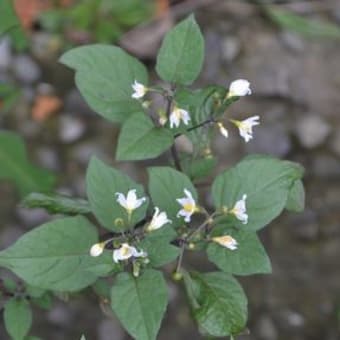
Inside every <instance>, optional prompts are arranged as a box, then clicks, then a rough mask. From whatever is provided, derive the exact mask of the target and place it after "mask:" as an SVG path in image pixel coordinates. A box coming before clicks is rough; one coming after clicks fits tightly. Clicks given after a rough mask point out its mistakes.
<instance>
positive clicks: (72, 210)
mask: <svg viewBox="0 0 340 340" xmlns="http://www.w3.org/2000/svg"><path fill="white" fill-rule="evenodd" d="M22 205H23V206H24V207H26V208H44V209H46V210H47V211H48V212H49V213H50V214H64V215H76V214H88V213H90V212H91V207H90V204H89V202H88V201H86V200H83V199H80V198H70V197H67V196H63V195H46V194H41V193H36V192H34V193H31V194H29V195H28V196H27V197H25V199H24V200H23V202H22Z"/></svg>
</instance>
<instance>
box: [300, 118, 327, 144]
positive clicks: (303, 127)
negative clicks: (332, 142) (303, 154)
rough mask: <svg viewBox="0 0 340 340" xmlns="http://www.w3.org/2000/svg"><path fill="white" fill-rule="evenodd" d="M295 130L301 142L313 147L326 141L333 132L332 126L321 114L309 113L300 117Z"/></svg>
mask: <svg viewBox="0 0 340 340" xmlns="http://www.w3.org/2000/svg"><path fill="white" fill-rule="evenodd" d="M295 132H296V135H297V137H298V138H299V140H300V142H301V144H302V145H303V146H304V147H306V148H308V149H311V148H314V147H317V146H319V145H321V144H323V143H324V142H325V140H326V138H327V137H328V135H329V134H330V132H331V127H330V125H329V124H328V122H327V121H325V120H324V119H323V118H321V117H320V116H319V115H317V114H309V115H306V116H304V117H301V118H300V119H298V121H297V123H296V126H295Z"/></svg>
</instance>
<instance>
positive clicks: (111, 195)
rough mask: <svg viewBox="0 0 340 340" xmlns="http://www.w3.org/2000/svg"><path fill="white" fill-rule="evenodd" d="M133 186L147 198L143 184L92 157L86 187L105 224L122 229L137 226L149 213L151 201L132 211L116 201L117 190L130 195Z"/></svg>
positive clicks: (111, 227)
mask: <svg viewBox="0 0 340 340" xmlns="http://www.w3.org/2000/svg"><path fill="white" fill-rule="evenodd" d="M131 189H136V190H137V197H138V198H141V197H144V196H145V194H144V190H143V186H142V185H140V184H137V183H136V182H134V181H133V180H132V179H131V178H130V177H128V176H126V175H124V174H122V173H121V172H120V171H118V170H116V169H114V168H112V167H110V166H108V165H106V164H105V163H103V162H102V161H100V160H99V159H97V158H96V157H93V158H91V161H90V164H89V167H88V169H87V173H86V190H87V196H88V198H89V202H90V205H91V209H92V211H93V213H94V214H95V216H96V218H97V219H98V221H99V222H100V223H101V224H102V225H103V227H105V228H107V229H109V230H113V231H122V230H125V229H127V228H129V227H130V226H133V225H135V224H136V223H137V222H139V221H140V220H142V219H143V218H144V216H145V214H146V210H147V207H148V201H147V200H146V201H145V202H144V203H143V204H142V205H141V206H140V207H139V208H137V209H135V210H134V211H133V212H132V215H131V217H130V218H129V216H128V213H127V211H126V210H125V209H124V208H123V207H122V206H121V205H120V204H119V203H118V202H117V197H116V193H118V192H120V193H122V194H124V195H125V196H126V195H127V193H128V191H129V190H131Z"/></svg>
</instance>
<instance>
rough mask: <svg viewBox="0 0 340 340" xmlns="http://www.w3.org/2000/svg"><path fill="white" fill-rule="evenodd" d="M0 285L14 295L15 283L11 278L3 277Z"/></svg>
mask: <svg viewBox="0 0 340 340" xmlns="http://www.w3.org/2000/svg"><path fill="white" fill-rule="evenodd" d="M0 284H2V285H3V286H4V287H5V288H6V290H7V291H8V292H10V293H15V291H16V290H17V283H16V282H15V281H14V280H12V279H11V278H8V277H5V278H4V279H1V280H0Z"/></svg>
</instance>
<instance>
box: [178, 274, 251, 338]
mask: <svg viewBox="0 0 340 340" xmlns="http://www.w3.org/2000/svg"><path fill="white" fill-rule="evenodd" d="M184 283H185V288H186V291H187V294H188V297H189V303H190V305H191V309H192V312H193V316H194V318H195V320H196V322H197V323H198V325H199V328H200V331H201V332H202V333H203V334H204V335H209V336H213V337H224V336H230V335H237V334H239V333H240V332H242V331H243V330H244V328H245V326H246V322H247V298H246V296H245V294H244V292H243V289H242V287H241V286H240V284H239V283H238V282H237V281H236V280H235V279H234V278H233V277H232V276H231V275H229V274H226V273H222V272H212V273H207V274H200V273H197V272H192V273H190V274H188V273H185V275H184Z"/></svg>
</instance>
